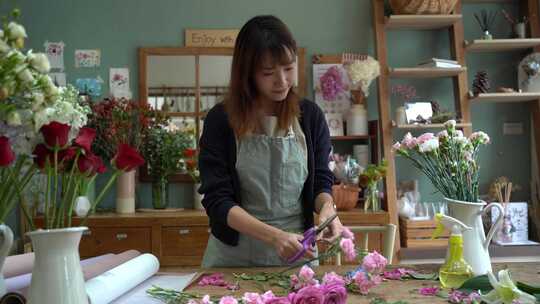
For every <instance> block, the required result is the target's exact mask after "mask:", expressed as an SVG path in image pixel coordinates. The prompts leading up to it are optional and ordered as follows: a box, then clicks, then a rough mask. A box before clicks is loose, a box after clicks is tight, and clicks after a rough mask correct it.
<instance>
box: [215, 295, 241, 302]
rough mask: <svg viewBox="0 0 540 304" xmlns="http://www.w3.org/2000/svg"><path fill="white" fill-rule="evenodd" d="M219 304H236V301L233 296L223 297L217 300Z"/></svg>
mask: <svg viewBox="0 0 540 304" xmlns="http://www.w3.org/2000/svg"><path fill="white" fill-rule="evenodd" d="M219 304H238V301H237V300H236V299H235V298H234V297H233V296H223V297H221V299H220V300H219Z"/></svg>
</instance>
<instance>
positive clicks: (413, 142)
mask: <svg viewBox="0 0 540 304" xmlns="http://www.w3.org/2000/svg"><path fill="white" fill-rule="evenodd" d="M401 145H402V147H403V146H405V147H407V148H409V149H412V148H414V147H416V146H417V145H418V141H417V139H416V138H414V137H413V136H412V134H411V132H407V134H405V136H404V137H403V140H402V141H401Z"/></svg>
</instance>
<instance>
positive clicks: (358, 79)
mask: <svg viewBox="0 0 540 304" xmlns="http://www.w3.org/2000/svg"><path fill="white" fill-rule="evenodd" d="M345 69H346V70H347V73H348V75H349V78H350V80H351V85H352V87H353V89H356V90H362V92H363V93H364V96H365V97H367V96H368V95H369V85H370V84H371V82H372V81H373V80H374V79H375V78H377V77H378V76H379V75H380V73H381V68H380V66H379V62H378V61H377V60H375V59H373V57H371V56H366V59H364V60H354V61H352V62H351V63H348V64H346V65H345Z"/></svg>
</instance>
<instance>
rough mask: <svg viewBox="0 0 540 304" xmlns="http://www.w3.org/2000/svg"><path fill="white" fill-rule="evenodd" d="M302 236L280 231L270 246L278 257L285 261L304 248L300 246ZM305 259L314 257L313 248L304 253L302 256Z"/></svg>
mask: <svg viewBox="0 0 540 304" xmlns="http://www.w3.org/2000/svg"><path fill="white" fill-rule="evenodd" d="M303 238H304V236H302V235H300V234H296V233H289V232H285V231H280V232H279V233H278V234H277V235H276V236H275V237H274V240H273V242H272V245H273V246H274V248H275V249H276V252H277V253H278V255H279V257H280V258H281V259H282V260H284V261H287V260H288V259H290V258H292V257H293V256H294V255H296V254H297V253H298V252H299V251H300V250H302V249H303V248H304V247H303V246H302V243H301V242H302V239H303ZM304 257H305V258H308V259H311V258H314V257H315V251H314V249H313V248H310V249H309V250H307V251H306V254H305V255H304Z"/></svg>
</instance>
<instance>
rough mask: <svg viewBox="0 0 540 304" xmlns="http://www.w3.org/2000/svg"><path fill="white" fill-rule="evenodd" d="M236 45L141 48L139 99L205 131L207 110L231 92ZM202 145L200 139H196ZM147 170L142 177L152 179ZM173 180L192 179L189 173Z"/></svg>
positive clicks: (300, 64) (300, 66)
mask: <svg viewBox="0 0 540 304" xmlns="http://www.w3.org/2000/svg"><path fill="white" fill-rule="evenodd" d="M233 50H234V49H233V48H204V47H203V48H139V99H140V102H143V103H150V105H151V107H152V108H154V109H157V110H160V111H162V112H164V113H165V114H167V115H168V116H171V121H172V122H173V123H174V124H176V125H177V126H179V127H190V128H193V129H194V130H195V131H196V133H195V134H199V136H200V134H201V131H202V126H203V123H204V118H205V115H206V112H207V111H208V110H209V109H211V108H212V107H213V106H214V105H216V104H217V103H219V102H221V101H223V98H224V96H225V95H226V93H227V90H228V86H229V80H230V72H231V65H232V55H233ZM304 55H305V50H304V49H303V48H299V49H298V55H297V60H296V67H297V73H298V74H297V78H296V81H295V86H296V92H298V94H299V95H301V96H304V95H305V64H304V63H305V61H304V57H305V56H304ZM196 144H197V145H198V141H197V143H196ZM145 171H146V170H144V169H142V170H141V172H140V179H141V180H142V181H151V179H150V177H149V176H148V175H147V174H146V172H145ZM170 181H177V182H189V181H191V178H190V177H189V176H187V175H185V174H175V175H174V176H173V177H172V178H171V179H170Z"/></svg>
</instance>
